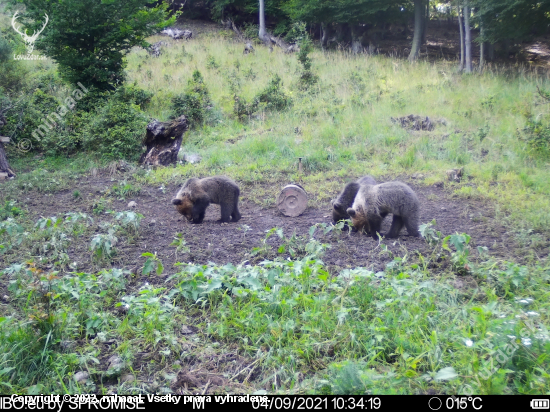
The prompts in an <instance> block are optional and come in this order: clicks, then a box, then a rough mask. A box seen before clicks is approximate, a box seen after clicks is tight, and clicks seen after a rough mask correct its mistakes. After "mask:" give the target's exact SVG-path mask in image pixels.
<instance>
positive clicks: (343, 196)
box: [332, 175, 376, 223]
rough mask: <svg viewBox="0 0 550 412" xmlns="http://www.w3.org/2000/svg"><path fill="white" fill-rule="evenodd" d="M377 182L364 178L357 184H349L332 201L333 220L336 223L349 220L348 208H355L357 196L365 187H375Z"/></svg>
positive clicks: (371, 178)
mask: <svg viewBox="0 0 550 412" xmlns="http://www.w3.org/2000/svg"><path fill="white" fill-rule="evenodd" d="M375 184H376V180H374V178H373V177H372V176H368V175H367V176H363V177H362V178H361V179H358V180H357V181H355V182H351V183H348V184H347V185H346V186H345V187H344V190H342V192H341V193H340V194H339V195H338V197H337V198H336V199H335V200H333V201H332V220H333V222H334V223H336V222H338V221H339V220H343V219H349V215H348V212H347V210H348V208H350V207H352V206H353V201H354V200H355V196H356V195H357V192H358V191H359V188H360V187H361V186H363V185H372V186H373V185H375Z"/></svg>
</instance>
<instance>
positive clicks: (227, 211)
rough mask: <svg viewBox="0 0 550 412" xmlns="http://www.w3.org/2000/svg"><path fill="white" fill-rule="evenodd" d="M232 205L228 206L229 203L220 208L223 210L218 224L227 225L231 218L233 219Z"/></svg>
mask: <svg viewBox="0 0 550 412" xmlns="http://www.w3.org/2000/svg"><path fill="white" fill-rule="evenodd" d="M231 206H232V205H228V204H227V203H222V204H220V207H221V209H222V218H221V219H220V220H218V222H222V223H227V222H229V218H230V217H231V212H232V209H233V208H232V207H231Z"/></svg>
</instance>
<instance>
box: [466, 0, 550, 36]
mask: <svg viewBox="0 0 550 412" xmlns="http://www.w3.org/2000/svg"><path fill="white" fill-rule="evenodd" d="M469 1H470V6H471V7H475V16H474V19H473V22H474V23H477V24H480V23H481V22H483V36H480V38H479V39H478V41H482V40H483V41H488V42H490V43H495V42H497V41H500V40H505V39H526V38H528V37H531V36H532V35H534V34H541V33H543V32H545V31H547V30H548V24H550V0H469Z"/></svg>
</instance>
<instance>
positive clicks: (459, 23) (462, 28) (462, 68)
mask: <svg viewBox="0 0 550 412" xmlns="http://www.w3.org/2000/svg"><path fill="white" fill-rule="evenodd" d="M457 11H458V27H459V28H460V66H459V68H458V70H459V71H462V70H464V25H463V24H462V18H461V17H460V16H461V13H462V10H461V8H460V4H459V5H458V10H457Z"/></svg>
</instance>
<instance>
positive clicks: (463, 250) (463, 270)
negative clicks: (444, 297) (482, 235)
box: [441, 233, 471, 274]
mask: <svg viewBox="0 0 550 412" xmlns="http://www.w3.org/2000/svg"><path fill="white" fill-rule="evenodd" d="M449 242H450V243H451V244H452V245H453V246H454V248H455V249H456V252H453V251H452V250H451V249H450V248H449ZM469 243H470V236H469V235H467V234H465V233H462V234H454V235H449V236H446V237H445V238H444V239H443V243H442V245H441V247H442V248H443V249H444V250H447V251H449V252H451V263H452V265H453V268H454V270H456V271H457V273H459V274H467V273H469V272H470V271H471V268H470V262H469V260H468V256H469V255H470V248H469V247H468V244H469Z"/></svg>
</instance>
